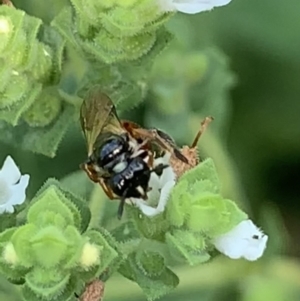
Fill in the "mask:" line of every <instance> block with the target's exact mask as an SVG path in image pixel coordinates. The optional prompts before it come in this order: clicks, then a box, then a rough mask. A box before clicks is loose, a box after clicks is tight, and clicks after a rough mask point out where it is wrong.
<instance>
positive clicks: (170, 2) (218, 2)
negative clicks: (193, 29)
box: [158, 0, 231, 14]
mask: <svg viewBox="0 0 300 301" xmlns="http://www.w3.org/2000/svg"><path fill="white" fill-rule="evenodd" d="M230 1H231V0H158V5H159V6H160V8H161V10H162V11H166V12H170V11H179V12H182V13H186V14H197V13H200V12H203V11H207V10H211V9H213V8H214V7H218V6H223V5H226V4H228V3H229V2H230Z"/></svg>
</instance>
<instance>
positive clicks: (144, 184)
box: [80, 87, 188, 218]
mask: <svg viewBox="0 0 300 301" xmlns="http://www.w3.org/2000/svg"><path fill="white" fill-rule="evenodd" d="M80 121H81V127H82V130H83V132H84V135H85V138H86V143H87V155H88V158H87V160H86V161H85V162H84V163H83V164H81V168H82V169H83V170H84V171H85V172H86V173H87V175H88V177H89V178H90V179H91V180H92V181H93V182H95V183H99V184H100V185H101V186H102V188H103V191H104V192H105V193H106V195H107V196H108V198H109V199H112V200H113V199H119V200H120V205H119V208H118V218H121V216H122V213H123V208H124V204H125V200H126V199H128V198H142V199H144V200H147V192H148V191H149V190H150V189H151V188H149V180H150V175H151V173H152V172H154V173H156V174H157V175H160V174H161V173H162V172H163V169H164V168H166V167H168V166H169V165H164V164H159V165H157V166H156V167H153V163H154V155H155V154H154V150H153V149H154V146H156V147H157V148H158V149H159V150H160V151H162V152H165V151H168V152H170V153H171V154H173V155H174V156H175V157H176V158H178V159H179V160H181V161H183V162H184V163H186V164H188V160H187V159H186V157H185V156H184V155H182V154H181V152H180V150H179V148H178V147H177V146H176V144H175V142H174V140H173V139H172V138H171V137H170V136H169V135H167V134H166V133H164V132H163V131H160V130H158V129H155V128H153V129H144V128H142V127H140V126H139V125H137V124H135V123H134V122H131V121H125V120H120V119H119V117H118V115H117V112H116V108H115V106H114V104H113V102H112V100H111V99H110V98H109V97H108V96H107V95H106V94H104V93H103V92H101V90H100V89H99V88H98V87H96V88H93V89H92V90H90V91H89V93H88V95H87V97H86V98H85V99H84V101H83V103H82V106H81V110H80Z"/></svg>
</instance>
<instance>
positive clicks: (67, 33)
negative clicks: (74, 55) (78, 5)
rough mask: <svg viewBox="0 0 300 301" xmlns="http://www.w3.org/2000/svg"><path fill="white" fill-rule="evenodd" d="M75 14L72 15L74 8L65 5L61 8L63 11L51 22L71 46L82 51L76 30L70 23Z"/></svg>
mask: <svg viewBox="0 0 300 301" xmlns="http://www.w3.org/2000/svg"><path fill="white" fill-rule="evenodd" d="M72 20H73V16H72V8H71V7H65V8H63V9H62V10H61V12H60V13H59V14H58V15H57V16H56V17H55V18H54V19H53V21H52V22H51V26H52V27H53V28H55V29H56V30H57V31H58V32H59V33H60V34H61V35H62V37H63V38H64V39H66V40H67V41H68V43H70V44H71V46H72V47H73V48H74V49H75V50H77V51H79V52H80V53H82V51H81V48H80V47H79V45H78V42H77V40H76V38H75V36H74V32H73V29H72V26H70V24H72V23H73V21H72Z"/></svg>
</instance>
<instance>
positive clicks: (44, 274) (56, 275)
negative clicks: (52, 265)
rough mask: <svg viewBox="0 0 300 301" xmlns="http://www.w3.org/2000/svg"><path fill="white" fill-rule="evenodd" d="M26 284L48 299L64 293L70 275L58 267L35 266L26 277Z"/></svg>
mask: <svg viewBox="0 0 300 301" xmlns="http://www.w3.org/2000/svg"><path fill="white" fill-rule="evenodd" d="M25 280H26V286H28V288H30V290H32V292H34V293H35V294H36V295H38V296H40V297H41V298H45V299H46V300H51V299H55V298H57V297H58V296H61V295H62V292H63V291H64V290H65V288H66V286H67V284H68V282H69V280H70V275H69V274H68V273H66V272H64V271H61V270H57V269H43V268H38V267H35V268H34V270H32V271H30V272H29V273H28V274H27V275H26V277H25Z"/></svg>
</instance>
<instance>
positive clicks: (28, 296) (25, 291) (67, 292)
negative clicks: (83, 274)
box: [22, 276, 80, 301]
mask: <svg viewBox="0 0 300 301" xmlns="http://www.w3.org/2000/svg"><path fill="white" fill-rule="evenodd" d="M79 282H80V281H79V280H78V279H77V277H76V276H72V277H71V278H70V279H69V281H68V283H67V284H66V286H65V287H64V289H63V291H61V292H60V295H59V299H57V298H56V300H63V301H71V300H74V292H75V291H76V289H77V288H78V286H79ZM57 288H58V290H59V289H60V287H59V285H58V287H57ZM22 295H23V298H24V300H25V301H47V300H49V301H50V300H53V298H51V297H50V298H49V299H45V297H44V296H42V295H38V294H36V293H35V292H34V291H32V290H31V288H30V287H29V286H28V285H27V284H25V285H24V286H23V287H22Z"/></svg>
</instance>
